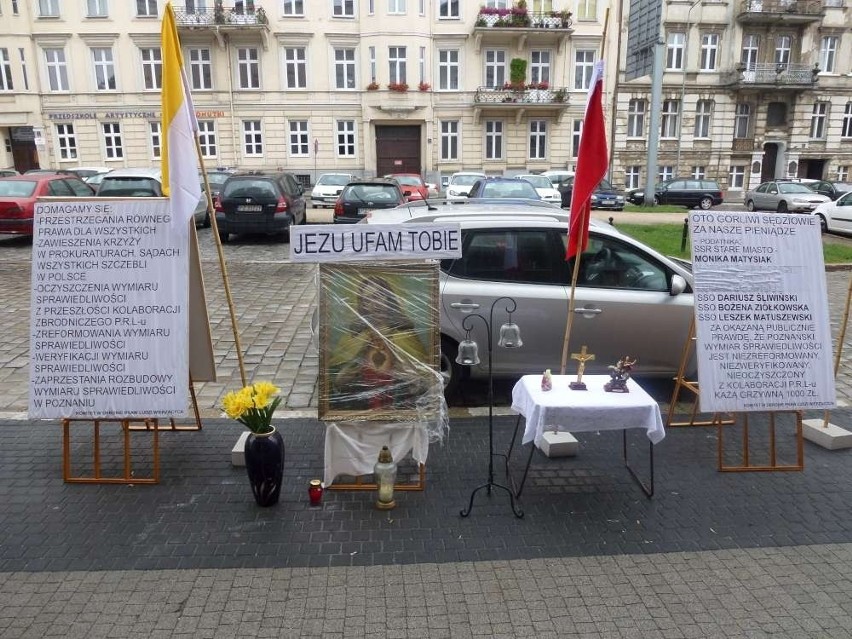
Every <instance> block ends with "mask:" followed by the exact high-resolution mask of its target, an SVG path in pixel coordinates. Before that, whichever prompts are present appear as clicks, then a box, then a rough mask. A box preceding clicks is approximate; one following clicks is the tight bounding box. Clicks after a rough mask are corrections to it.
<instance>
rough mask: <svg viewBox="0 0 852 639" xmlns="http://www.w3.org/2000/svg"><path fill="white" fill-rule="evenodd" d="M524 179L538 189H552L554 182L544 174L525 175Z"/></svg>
mask: <svg viewBox="0 0 852 639" xmlns="http://www.w3.org/2000/svg"><path fill="white" fill-rule="evenodd" d="M523 179H525V180H526V181H527V182H529V183H530V184H532V185H533V186H534V187H535V188H537V189H552V188H553V183H552V182H551V181H550V180H549V179H548V178H546V177H544V176H543V175H524V176H523Z"/></svg>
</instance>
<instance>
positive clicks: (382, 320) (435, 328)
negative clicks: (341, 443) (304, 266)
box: [319, 262, 448, 441]
mask: <svg viewBox="0 0 852 639" xmlns="http://www.w3.org/2000/svg"><path fill="white" fill-rule="evenodd" d="M319 278H320V283H319V291H320V301H319V305H320V317H319V321H320V326H319V328H320V333H319V334H320V344H319V351H320V362H319V365H320V373H319V382H320V397H319V416H320V419H325V420H342V421H361V420H379V421H393V422H400V421H405V422H413V423H419V424H422V425H424V426H425V427H426V428H427V430H428V431H429V438H430V440H432V441H435V440H436V439H440V438H442V437H443V434H444V433H445V432H446V428H447V424H448V418H447V406H446V402H445V401H444V386H443V380H442V378H441V374H440V327H439V321H440V320H439V308H438V264H437V263H423V262H419V263H409V262H375V263H371V264H363V263H361V264H345V265H337V264H322V265H321V266H320V275H319Z"/></svg>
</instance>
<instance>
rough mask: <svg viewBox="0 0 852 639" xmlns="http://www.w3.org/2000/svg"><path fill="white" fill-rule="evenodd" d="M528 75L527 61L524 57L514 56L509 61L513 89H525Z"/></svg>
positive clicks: (510, 82)
mask: <svg viewBox="0 0 852 639" xmlns="http://www.w3.org/2000/svg"><path fill="white" fill-rule="evenodd" d="M526 77H527V61H526V60H524V59H523V58H512V60H511V61H510V62H509V84H510V87H509V88H511V89H512V90H513V91H524V90H525V89H526V85H525V82H524V81H525V80H526Z"/></svg>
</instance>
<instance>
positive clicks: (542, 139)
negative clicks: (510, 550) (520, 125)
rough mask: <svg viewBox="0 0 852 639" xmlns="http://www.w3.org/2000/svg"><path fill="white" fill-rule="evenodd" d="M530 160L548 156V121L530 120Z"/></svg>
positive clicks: (542, 158)
mask: <svg viewBox="0 0 852 639" xmlns="http://www.w3.org/2000/svg"><path fill="white" fill-rule="evenodd" d="M529 158H530V160H544V159H545V158H547V122H546V121H544V120H530V155H529Z"/></svg>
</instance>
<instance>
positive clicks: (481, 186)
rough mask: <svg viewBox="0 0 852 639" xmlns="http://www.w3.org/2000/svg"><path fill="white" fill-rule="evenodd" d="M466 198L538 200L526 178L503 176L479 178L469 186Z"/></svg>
mask: <svg viewBox="0 0 852 639" xmlns="http://www.w3.org/2000/svg"><path fill="white" fill-rule="evenodd" d="M468 198H470V199H472V200H473V199H477V198H508V199H516V200H540V199H541V196H539V194H538V192H537V191H536V190H535V187H534V186H533V185H532V184H530V183H529V182H527V181H526V180H519V179H517V178H504V177H486V178H480V179H478V180H477V181H476V182H474V183H473V185H472V186H471V187H470V193H468Z"/></svg>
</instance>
